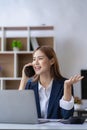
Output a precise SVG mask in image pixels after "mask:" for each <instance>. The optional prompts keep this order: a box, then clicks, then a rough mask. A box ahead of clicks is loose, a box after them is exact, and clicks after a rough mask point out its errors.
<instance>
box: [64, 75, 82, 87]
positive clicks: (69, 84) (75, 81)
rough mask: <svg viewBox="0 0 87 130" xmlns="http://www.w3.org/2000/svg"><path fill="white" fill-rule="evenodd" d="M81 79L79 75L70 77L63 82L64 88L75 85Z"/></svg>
mask: <svg viewBox="0 0 87 130" xmlns="http://www.w3.org/2000/svg"><path fill="white" fill-rule="evenodd" d="M83 78H84V77H83V76H81V75H75V76H73V77H71V78H70V79H68V80H65V82H64V84H65V85H66V86H71V85H72V84H74V83H77V82H78V81H80V80H82V79H83Z"/></svg>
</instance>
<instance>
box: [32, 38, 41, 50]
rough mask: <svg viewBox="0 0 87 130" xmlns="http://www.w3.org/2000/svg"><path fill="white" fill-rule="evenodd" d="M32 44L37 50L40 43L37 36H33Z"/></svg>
mask: <svg viewBox="0 0 87 130" xmlns="http://www.w3.org/2000/svg"><path fill="white" fill-rule="evenodd" d="M31 46H32V49H33V50H35V49H36V48H38V47H39V44H38V42H37V39H36V38H35V37H31Z"/></svg>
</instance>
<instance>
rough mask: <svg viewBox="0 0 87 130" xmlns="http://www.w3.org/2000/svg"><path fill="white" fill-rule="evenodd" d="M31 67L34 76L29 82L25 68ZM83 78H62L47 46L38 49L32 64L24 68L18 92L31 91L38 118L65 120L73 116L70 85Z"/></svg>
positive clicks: (51, 50)
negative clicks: (34, 99)
mask: <svg viewBox="0 0 87 130" xmlns="http://www.w3.org/2000/svg"><path fill="white" fill-rule="evenodd" d="M31 65H32V66H33V68H34V71H35V75H34V77H33V79H32V81H31V80H29V77H27V76H26V75H25V72H24V70H25V67H26V66H31ZM82 78H83V77H82V76H80V75H76V76H74V77H71V78H70V79H66V78H64V77H62V75H61V74H60V70H59V64H58V61H57V57H56V54H55V52H54V50H53V49H52V48H51V47H49V46H42V47H38V48H37V49H36V50H35V51H34V53H33V62H32V63H29V64H27V65H25V66H24V68H23V71H22V79H21V82H20V86H19V90H22V89H33V90H34V93H35V98H36V105H37V112H38V117H39V118H50V119H60V118H64V119H67V118H69V117H70V116H72V115H73V111H74V109H73V106H74V99H73V96H72V84H74V83H76V82H78V81H80V80H81V79H82Z"/></svg>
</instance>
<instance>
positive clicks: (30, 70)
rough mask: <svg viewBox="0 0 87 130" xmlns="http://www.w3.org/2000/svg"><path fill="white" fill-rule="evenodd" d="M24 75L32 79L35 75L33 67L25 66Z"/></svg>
mask: <svg viewBox="0 0 87 130" xmlns="http://www.w3.org/2000/svg"><path fill="white" fill-rule="evenodd" d="M25 74H26V76H27V77H32V76H34V75H35V71H34V69H33V66H26V67H25Z"/></svg>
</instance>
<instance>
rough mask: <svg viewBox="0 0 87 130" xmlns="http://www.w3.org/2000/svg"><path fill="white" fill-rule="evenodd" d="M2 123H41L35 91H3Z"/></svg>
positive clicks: (0, 105) (1, 98)
mask: <svg viewBox="0 0 87 130" xmlns="http://www.w3.org/2000/svg"><path fill="white" fill-rule="evenodd" d="M41 122H44V121H41ZM0 123H18V124H20V123H23V124H36V123H40V120H38V115H37V109H36V102H35V96H34V91H33V90H1V91H0Z"/></svg>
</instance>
